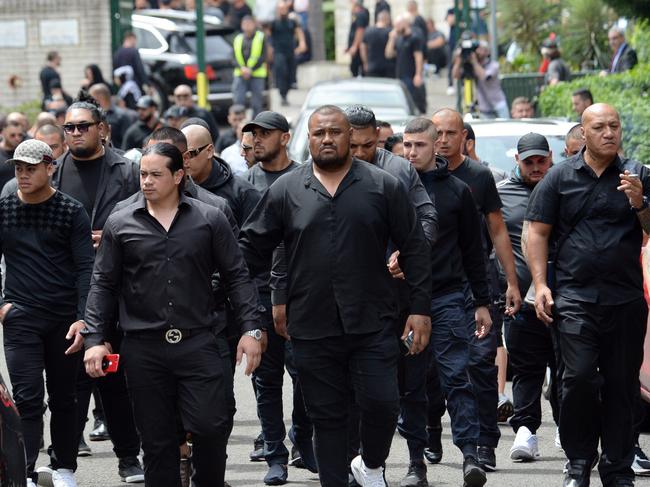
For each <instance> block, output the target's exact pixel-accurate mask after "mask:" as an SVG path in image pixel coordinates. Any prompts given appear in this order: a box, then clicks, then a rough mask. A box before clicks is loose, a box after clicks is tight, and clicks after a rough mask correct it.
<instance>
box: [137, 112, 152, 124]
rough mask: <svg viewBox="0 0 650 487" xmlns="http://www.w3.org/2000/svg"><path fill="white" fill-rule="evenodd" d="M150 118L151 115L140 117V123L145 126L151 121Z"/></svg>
mask: <svg viewBox="0 0 650 487" xmlns="http://www.w3.org/2000/svg"><path fill="white" fill-rule="evenodd" d="M151 117H153V114H152V113H150V114H149V115H145V116H144V117H140V121H141V122H144V123H145V124H147V123H149V121H150V120H151Z"/></svg>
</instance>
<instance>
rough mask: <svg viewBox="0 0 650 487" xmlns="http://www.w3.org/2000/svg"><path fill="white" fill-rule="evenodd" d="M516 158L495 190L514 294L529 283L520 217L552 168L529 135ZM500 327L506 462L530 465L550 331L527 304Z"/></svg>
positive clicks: (554, 400) (549, 359) (540, 141)
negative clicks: (506, 391)
mask: <svg viewBox="0 0 650 487" xmlns="http://www.w3.org/2000/svg"><path fill="white" fill-rule="evenodd" d="M515 159H516V161H517V168H516V169H515V170H514V172H513V174H512V176H511V177H510V178H509V179H507V180H505V181H501V182H500V183H499V184H498V185H497V190H498V191H499V196H500V197H501V201H502V202H503V210H502V212H503V220H504V221H505V222H506V226H507V227H508V233H509V234H510V241H511V242H512V250H513V253H514V255H515V266H516V268H517V281H518V282H519V289H523V290H527V289H528V288H529V287H530V284H531V282H532V280H531V277H530V271H529V270H528V264H527V263H526V258H525V256H524V253H523V249H522V244H521V240H522V231H523V227H524V217H525V215H526V207H527V206H528V200H529V199H530V194H531V193H532V191H533V188H535V186H536V185H537V184H538V183H539V182H540V181H541V180H542V178H543V177H544V176H545V175H546V172H547V171H548V170H549V169H550V167H551V166H552V165H553V156H552V154H551V150H550V148H549V145H548V141H547V140H546V138H545V137H544V136H543V135H539V134H534V133H530V134H527V135H524V136H523V137H522V138H521V139H519V141H518V142H517V154H516V155H515ZM499 278H500V279H499V281H500V282H505V275H504V273H503V269H502V268H500V267H499ZM504 328H505V330H506V342H507V344H508V355H509V361H510V367H511V369H512V373H513V377H512V399H513V402H514V415H513V416H512V418H510V421H509V422H510V425H511V426H512V428H513V429H514V431H515V433H516V437H515V441H514V443H513V445H512V448H511V449H510V458H512V459H513V460H525V461H530V460H535V459H536V458H537V457H538V456H539V452H538V448H537V429H538V428H539V427H540V425H541V424H542V407H541V403H540V399H541V396H542V386H543V384H544V378H545V377H546V368H547V367H549V368H550V369H551V377H553V378H555V377H556V373H555V371H556V367H555V352H554V349H553V339H552V336H551V331H550V330H549V329H548V328H547V327H546V325H544V323H542V322H541V321H540V320H538V319H537V316H535V309H534V307H533V306H530V305H529V304H528V303H522V306H521V309H520V310H519V313H517V314H516V315H514V316H506V317H505V318H504ZM551 388H552V389H551V398H550V400H551V405H552V406H553V419H554V420H555V422H556V424H557V423H558V422H559V417H558V416H557V413H558V396H557V381H556V380H552V381H551Z"/></svg>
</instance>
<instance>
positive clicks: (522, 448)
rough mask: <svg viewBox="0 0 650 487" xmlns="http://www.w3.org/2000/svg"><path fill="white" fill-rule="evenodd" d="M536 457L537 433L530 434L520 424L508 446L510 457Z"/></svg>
mask: <svg viewBox="0 0 650 487" xmlns="http://www.w3.org/2000/svg"><path fill="white" fill-rule="evenodd" d="M537 457H539V451H538V449H537V435H534V434H532V433H531V432H530V430H529V429H528V428H526V427H525V426H521V427H520V428H519V430H518V431H517V436H515V441H514V443H513V444H512V448H510V458H511V459H513V460H522V461H531V460H535V458H537Z"/></svg>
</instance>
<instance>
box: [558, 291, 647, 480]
mask: <svg viewBox="0 0 650 487" xmlns="http://www.w3.org/2000/svg"><path fill="white" fill-rule="evenodd" d="M555 312H556V313H555V316H556V322H557V324H558V331H559V344H560V351H561V354H562V359H563V360H564V367H565V369H564V376H563V380H562V389H563V393H562V407H561V411H560V437H561V439H562V447H563V448H564V451H565V452H566V455H567V457H568V458H569V459H570V460H574V459H591V458H593V457H594V456H595V455H596V452H597V448H598V441H599V440H600V443H601V448H602V455H601V459H600V464H599V467H598V470H599V472H600V477H601V479H602V481H603V485H604V486H605V487H608V486H611V485H613V483H614V481H615V479H616V478H625V477H627V478H633V472H632V469H631V468H630V465H631V464H632V460H633V457H634V450H633V448H634V421H635V407H636V399H637V397H638V388H639V368H640V367H641V362H642V359H643V340H644V337H645V331H646V321H647V317H648V306H647V304H646V302H645V300H644V299H643V298H641V299H638V300H636V301H633V302H631V303H626V304H623V305H618V306H603V305H597V304H592V303H584V302H580V301H575V300H572V299H568V298H565V297H562V296H559V297H557V298H556V300H555Z"/></svg>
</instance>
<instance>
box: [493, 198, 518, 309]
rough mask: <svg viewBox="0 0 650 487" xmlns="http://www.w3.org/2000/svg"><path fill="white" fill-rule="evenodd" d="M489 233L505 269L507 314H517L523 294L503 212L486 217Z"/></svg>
mask: <svg viewBox="0 0 650 487" xmlns="http://www.w3.org/2000/svg"><path fill="white" fill-rule="evenodd" d="M486 218H487V224H488V232H489V233H490V238H491V239H492V243H493V244H494V251H495V252H496V254H497V258H498V259H499V262H500V263H501V266H502V267H503V271H504V272H505V275H506V281H507V283H508V288H507V290H506V312H507V313H508V314H515V313H516V312H517V311H519V308H520V307H521V293H520V292H519V283H518V281H517V271H516V267H515V256H514V254H513V252H512V243H511V242H510V237H509V236H508V228H507V227H506V224H505V222H504V221H503V215H502V214H501V210H497V211H493V212H491V213H488V214H487V215H486Z"/></svg>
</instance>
